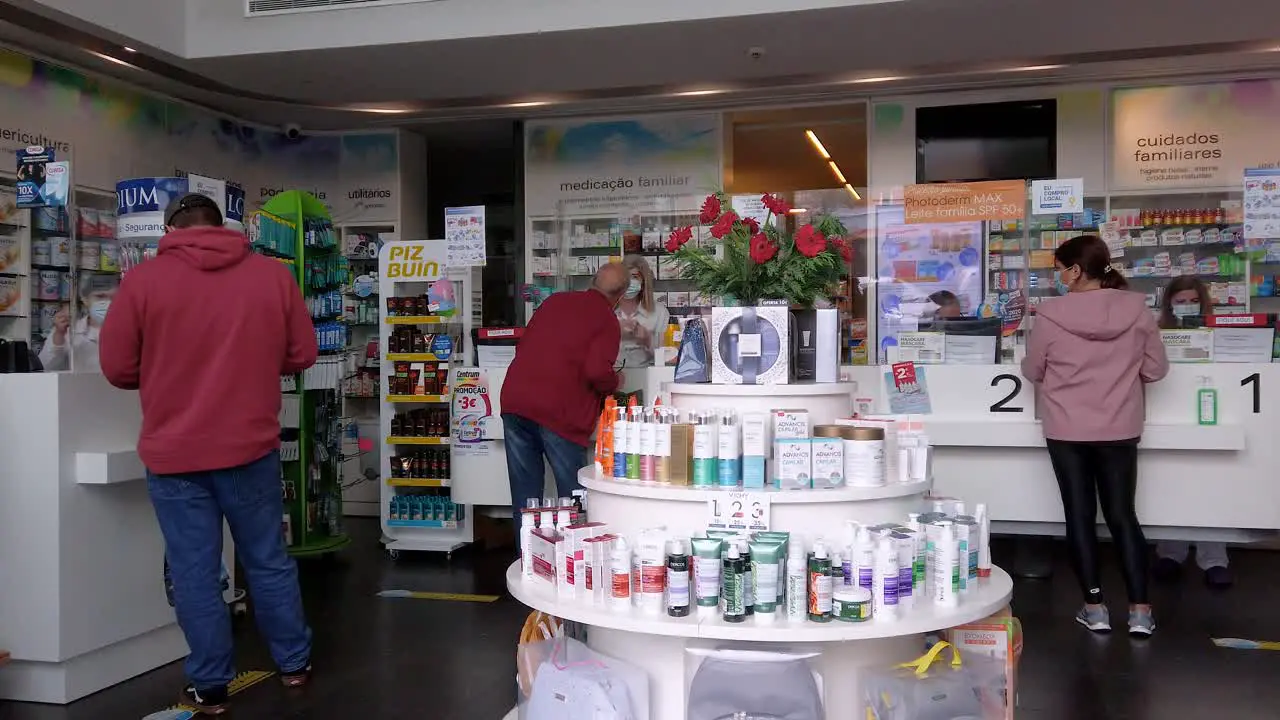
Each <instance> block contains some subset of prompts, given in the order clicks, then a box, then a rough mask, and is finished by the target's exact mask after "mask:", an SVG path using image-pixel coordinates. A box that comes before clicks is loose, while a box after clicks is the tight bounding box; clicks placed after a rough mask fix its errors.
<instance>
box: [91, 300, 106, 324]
mask: <svg viewBox="0 0 1280 720" xmlns="http://www.w3.org/2000/svg"><path fill="white" fill-rule="evenodd" d="M110 309H111V301H110V300H94V301H93V302H92V303H91V304H90V305H89V317H90V318H91V319H92V320H93V322H94V323H95V324H97V325H101V324H102V321H104V320H106V319H107V311H108V310H110Z"/></svg>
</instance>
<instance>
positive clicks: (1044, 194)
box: [1031, 178, 1084, 215]
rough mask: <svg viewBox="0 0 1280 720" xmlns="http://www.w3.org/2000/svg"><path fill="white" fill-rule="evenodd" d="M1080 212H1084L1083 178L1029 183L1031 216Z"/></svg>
mask: <svg viewBox="0 0 1280 720" xmlns="http://www.w3.org/2000/svg"><path fill="white" fill-rule="evenodd" d="M1081 212H1084V178H1071V179H1068V180H1033V181H1032V182H1031V214H1032V215H1057V214H1060V213H1081Z"/></svg>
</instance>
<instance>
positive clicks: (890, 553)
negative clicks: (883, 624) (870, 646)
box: [871, 537, 898, 620]
mask: <svg viewBox="0 0 1280 720" xmlns="http://www.w3.org/2000/svg"><path fill="white" fill-rule="evenodd" d="M875 563H876V567H875V577H874V579H873V580H872V590H871V604H872V613H871V616H872V617H874V618H876V619H877V620H895V619H897V617H898V547H897V545H896V544H895V543H894V540H893V538H891V537H882V538H880V540H879V542H877V543H876V550H875Z"/></svg>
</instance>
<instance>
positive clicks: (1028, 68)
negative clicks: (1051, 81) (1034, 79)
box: [1000, 65, 1066, 72]
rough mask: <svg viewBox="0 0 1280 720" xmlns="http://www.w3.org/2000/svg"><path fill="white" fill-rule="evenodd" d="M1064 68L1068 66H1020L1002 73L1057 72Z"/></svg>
mask: <svg viewBox="0 0 1280 720" xmlns="http://www.w3.org/2000/svg"><path fill="white" fill-rule="evenodd" d="M1064 67H1066V65H1020V66H1018V67H1011V68H1005V69H1004V70H1001V71H1000V72H1036V71H1038V70H1057V69H1059V68H1064Z"/></svg>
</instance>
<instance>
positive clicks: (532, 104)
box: [503, 100, 551, 108]
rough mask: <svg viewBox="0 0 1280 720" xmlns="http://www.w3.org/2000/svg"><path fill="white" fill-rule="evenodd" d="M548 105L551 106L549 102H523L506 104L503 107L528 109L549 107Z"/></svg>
mask: <svg viewBox="0 0 1280 720" xmlns="http://www.w3.org/2000/svg"><path fill="white" fill-rule="evenodd" d="M550 104H551V101H550V100H525V101H522V102H513V103H507V104H506V105H504V106H503V107H509V108H530V107H542V106H543V105H550Z"/></svg>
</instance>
